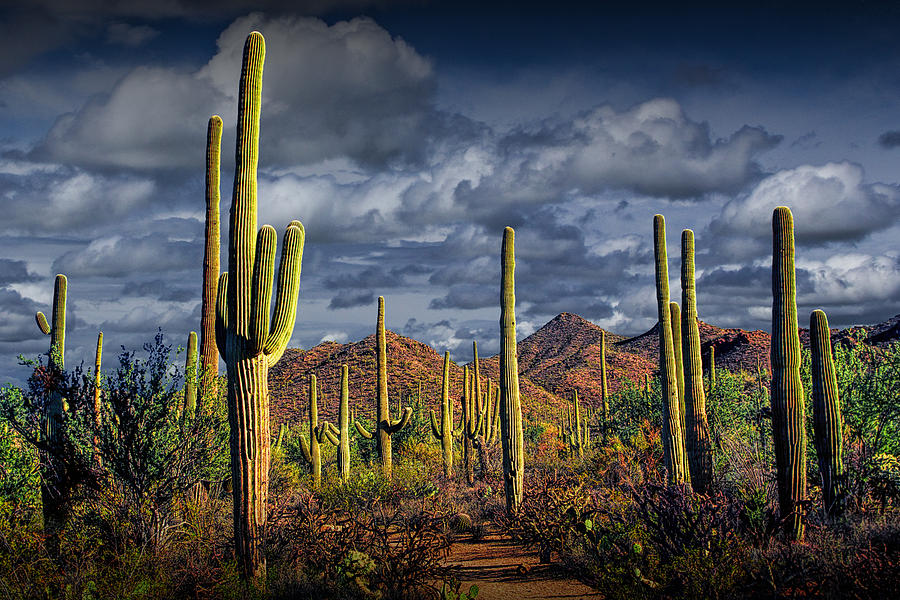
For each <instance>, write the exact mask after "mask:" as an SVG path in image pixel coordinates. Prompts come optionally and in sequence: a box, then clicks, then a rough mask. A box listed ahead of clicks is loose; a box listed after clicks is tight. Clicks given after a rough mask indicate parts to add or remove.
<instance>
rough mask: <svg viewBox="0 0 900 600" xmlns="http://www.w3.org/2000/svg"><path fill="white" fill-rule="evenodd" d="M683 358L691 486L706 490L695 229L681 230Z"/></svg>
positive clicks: (708, 468)
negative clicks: (695, 269) (695, 270)
mask: <svg viewBox="0 0 900 600" xmlns="http://www.w3.org/2000/svg"><path fill="white" fill-rule="evenodd" d="M681 304H682V306H683V309H684V310H683V311H682V314H681V332H682V353H681V355H682V359H683V360H684V421H685V442H686V451H687V456H688V467H689V472H690V475H691V486H692V487H693V488H694V491H696V492H700V493H701V494H705V493H706V492H707V491H708V490H709V484H710V482H711V480H712V447H711V445H710V439H709V422H708V421H707V419H706V393H705V392H704V390H703V362H702V358H701V357H700V327H699V325H698V322H697V319H698V317H697V292H696V282H695V278H694V232H693V231H691V230H690V229H685V230H684V231H682V232H681Z"/></svg>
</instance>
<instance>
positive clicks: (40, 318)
mask: <svg viewBox="0 0 900 600" xmlns="http://www.w3.org/2000/svg"><path fill="white" fill-rule="evenodd" d="M34 318H35V320H36V321H37V326H38V329H40V330H41V333H43V334H44V335H50V324H49V323H48V322H47V317H45V316H44V313H42V312H41V311H37V314H36V315H34Z"/></svg>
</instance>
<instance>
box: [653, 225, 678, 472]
mask: <svg viewBox="0 0 900 600" xmlns="http://www.w3.org/2000/svg"><path fill="white" fill-rule="evenodd" d="M653 240H654V244H653V247H654V256H655V259H656V305H657V316H658V318H659V380H660V386H661V387H662V404H663V406H662V413H663V419H662V438H663V458H664V461H665V465H666V470H668V472H669V483H671V484H675V485H680V484H683V483H684V482H685V472H684V466H685V451H684V429H683V428H682V420H681V411H680V406H679V404H680V403H679V400H678V379H677V375H676V368H675V345H674V341H673V339H672V323H671V313H670V309H669V265H668V258H667V256H666V221H665V219H664V218H663V216H662V215H656V216H654V217H653Z"/></svg>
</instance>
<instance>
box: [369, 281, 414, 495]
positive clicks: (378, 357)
mask: <svg viewBox="0 0 900 600" xmlns="http://www.w3.org/2000/svg"><path fill="white" fill-rule="evenodd" d="M375 362H376V363H377V369H378V371H377V381H376V384H375V420H376V423H375V431H374V432H369V431H366V429H365V428H364V427H363V426H362V425H360V424H359V422H358V421H357V422H356V423H355V425H356V430H357V431H359V433H360V435H362V436H363V437H364V438H367V439H372V437H373V436H376V437H375V448H376V449H377V450H378V456H379V457H381V472H382V473H384V476H385V477H387V478H388V479H390V478H391V477H392V475H393V472H394V469H393V457H392V456H391V435H393V434H395V433H397V432H398V431H400V430H401V429H403V428H404V427H406V424H407V423H409V418H410V416H412V408H410V407H409V406H407V407H406V408H405V409H403V414H402V416H401V417H400V418H399V419H397V420H396V421H394V420H391V406H390V404H389V403H388V385H387V341H386V338H385V335H384V296H378V319H377V321H376V325H375Z"/></svg>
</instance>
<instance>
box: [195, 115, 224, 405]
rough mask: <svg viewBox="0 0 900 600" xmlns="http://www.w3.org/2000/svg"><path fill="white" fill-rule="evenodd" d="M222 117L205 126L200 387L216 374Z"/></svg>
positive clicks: (206, 385) (217, 356)
mask: <svg viewBox="0 0 900 600" xmlns="http://www.w3.org/2000/svg"><path fill="white" fill-rule="evenodd" d="M221 146H222V117H220V116H219V115H213V116H211V117H210V118H209V125H208V126H207V129H206V245H205V246H204V249H203V300H202V303H201V304H202V306H201V307H200V313H201V316H200V366H201V372H202V374H203V376H202V379H203V388H204V390H205V389H206V388H207V387H208V385H209V384H210V383H211V382H212V381H213V380H214V379H215V377H216V375H218V374H219V354H218V352H217V351H216V286H217V280H218V279H219V200H220V191H219V187H220V186H219V154H220V149H221Z"/></svg>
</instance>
